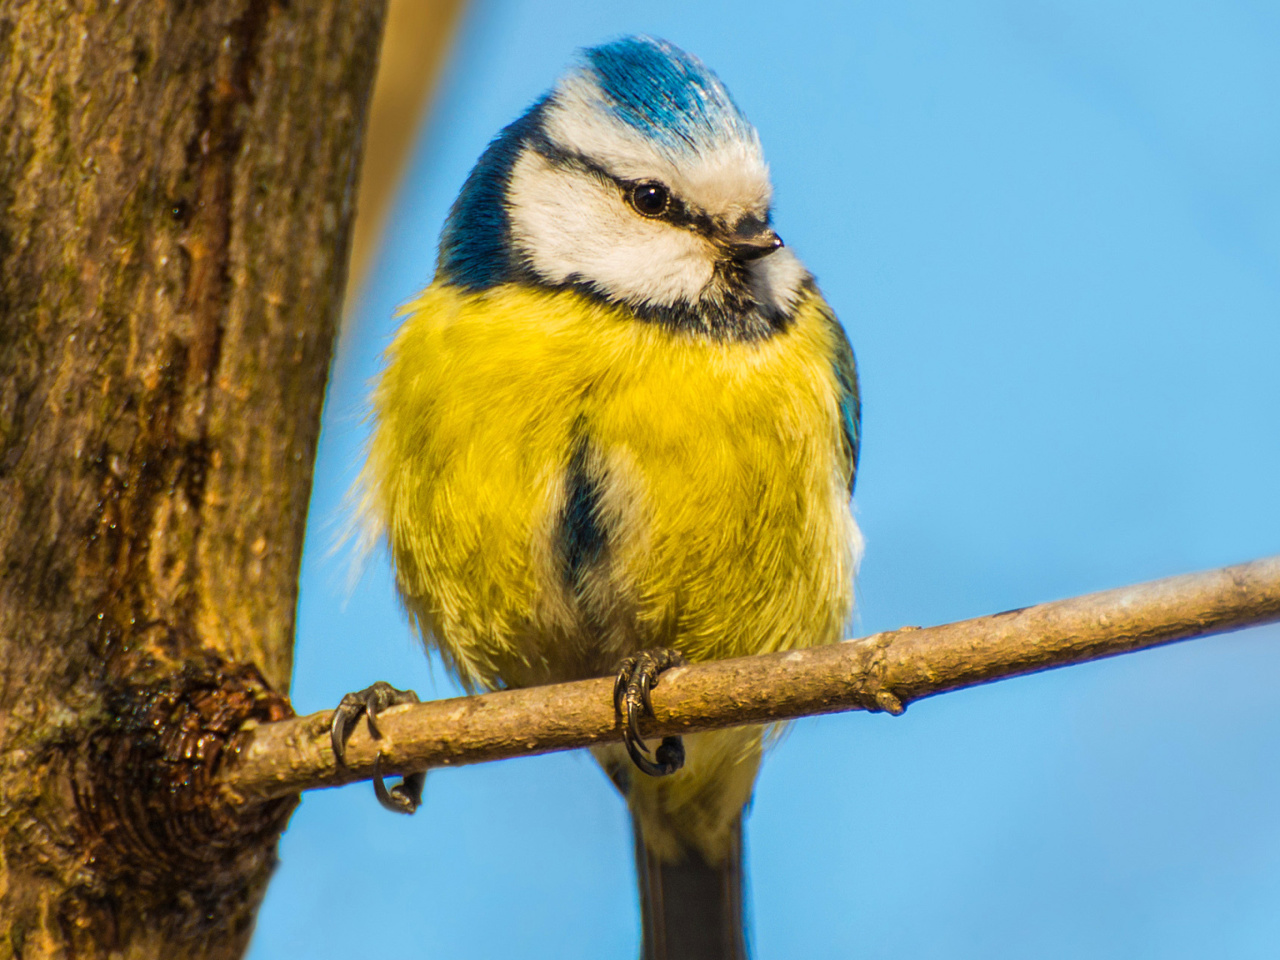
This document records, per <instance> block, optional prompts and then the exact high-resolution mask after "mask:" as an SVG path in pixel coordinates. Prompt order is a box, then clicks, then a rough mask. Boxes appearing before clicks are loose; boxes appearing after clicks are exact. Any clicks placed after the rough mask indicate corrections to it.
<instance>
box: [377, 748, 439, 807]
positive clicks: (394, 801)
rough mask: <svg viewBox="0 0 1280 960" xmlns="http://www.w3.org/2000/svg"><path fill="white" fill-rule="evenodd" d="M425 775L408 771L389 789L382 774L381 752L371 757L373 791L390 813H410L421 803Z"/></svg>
mask: <svg viewBox="0 0 1280 960" xmlns="http://www.w3.org/2000/svg"><path fill="white" fill-rule="evenodd" d="M426 779H427V775H426V774H425V773H422V772H418V773H409V774H405V776H404V777H403V778H402V779H401V780H400V782H399V783H397V784H396V785H395V786H394V787H392V788H391V789H390V790H388V789H387V782H386V780H384V779H383V776H382V752H381V751H379V752H378V755H377V756H376V757H374V758H373V793H374V796H376V797H377V798H378V802H379V803H380V804H382V805H383V806H384V807H386V808H387V809H388V810H390V811H391V812H392V813H404V814H412V813H413V812H414V811H416V810H417V809H418V807H419V806H420V805H421V804H422V787H423V784H424V783H426Z"/></svg>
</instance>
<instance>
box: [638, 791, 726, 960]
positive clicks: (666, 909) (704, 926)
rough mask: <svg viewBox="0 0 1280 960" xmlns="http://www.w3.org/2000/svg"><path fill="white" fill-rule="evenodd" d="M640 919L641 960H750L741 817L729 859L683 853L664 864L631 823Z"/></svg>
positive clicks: (667, 859)
mask: <svg viewBox="0 0 1280 960" xmlns="http://www.w3.org/2000/svg"><path fill="white" fill-rule="evenodd" d="M632 825H633V828H634V830H635V842H636V874H637V877H638V879H639V882H640V918H641V923H642V925H643V931H644V940H643V942H642V945H641V960H747V940H746V932H745V931H746V923H745V920H746V918H745V917H744V916H743V897H742V891H743V869H742V815H741V814H739V815H738V816H737V817H735V818H734V821H733V824H732V826H731V828H730V838H729V843H728V845H727V849H726V850H725V852H724V854H725V855H724V857H723V859H721V860H720V861H719V862H715V863H709V862H707V859H706V858H705V854H703V853H702V852H700V851H698V850H695V849H683V850H681V851H680V852H679V853H680V855H679V856H677V857H676V858H674V859H672V858H669V857H666V858H660V857H659V856H658V855H657V854H655V853H654V851H653V849H652V848H651V847H650V846H649V845H647V844H646V843H645V838H644V835H643V827H642V825H641V821H640V819H639V818H638V817H635V816H633V817H632Z"/></svg>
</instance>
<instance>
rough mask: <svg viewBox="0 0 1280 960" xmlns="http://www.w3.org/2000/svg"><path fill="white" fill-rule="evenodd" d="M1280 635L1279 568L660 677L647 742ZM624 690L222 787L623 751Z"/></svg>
mask: <svg viewBox="0 0 1280 960" xmlns="http://www.w3.org/2000/svg"><path fill="white" fill-rule="evenodd" d="M1276 620H1280V556H1275V557H1270V558H1267V559H1263V560H1256V561H1254V562H1252V563H1245V564H1241V565H1239V566H1235V567H1224V568H1222V569H1219V570H1211V571H1208V572H1205V573H1196V574H1189V575H1187V576H1181V577H1170V578H1169V579H1166V580H1156V581H1153V582H1150V583H1144V584H1139V585H1137V586H1132V587H1122V588H1120V589H1118V590H1108V591H1105V592H1103V593H1092V594H1087V595H1085V596H1082V597H1074V598H1072V599H1069V600H1058V601H1055V602H1053V603H1042V604H1039V605H1038V606H1034V607H1025V608H1023V609H1021V610H1010V611H1007V612H1005V613H997V614H994V615H992V616H987V617H978V618H976V619H973V620H963V621H960V622H958V623H949V624H946V625H944V626H940V627H928V628H925V629H921V628H917V627H906V628H903V629H901V630H894V631H891V632H889V633H877V634H874V635H873V636H870V637H864V638H862V639H859V640H849V641H846V642H844V643H838V644H833V645H831V646H825V647H814V648H811V649H808V650H797V651H792V652H789V653H772V654H764V655H761V656H756V657H743V658H741V659H737V660H718V661H713V662H710V663H700V664H695V665H693V666H689V667H681V668H679V669H675V670H672V671H670V672H668V673H664V674H663V675H662V679H661V684H660V685H659V686H658V687H657V688H656V690H655V692H654V697H653V701H654V711H655V714H656V717H655V719H654V720H653V721H651V722H650V723H649V724H648V725H647V727H646V729H645V733H646V735H653V736H657V735H665V734H673V733H692V732H694V731H698V730H711V729H714V728H717V727H731V726H739V725H742V724H746V723H766V722H770V721H776V720H787V719H792V718H795V717H802V716H810V715H814V714H822V713H836V712H839V711H844V710H873V711H875V710H879V711H887V712H889V713H893V714H898V713H901V712H902V711H903V710H904V709H905V708H906V705H907V704H909V703H911V702H913V701H915V700H919V699H921V698H923V697H929V696H933V695H934V694H938V693H946V692H947V691H950V690H959V689H961V688H964V687H972V686H976V685H977V684H981V683H990V682H991V681H993V680H1002V679H1004V678H1006V677H1015V676H1020V675H1022V674H1026V673H1034V672H1036V671H1039V670H1047V669H1049V668H1051V667H1062V666H1067V665H1069V664H1073V663H1083V662H1085V661H1088V660H1097V659H1100V658H1102V657H1109V656H1114V655H1116V654H1120V653H1128V652H1130V651H1133V650H1140V649H1143V648H1146V647H1154V646H1159V645H1160V644H1165V643H1171V642H1173V641H1175V640H1185V639H1188V638H1190V637H1201V636H1205V635H1207V634H1212V633H1221V632H1223V631H1226V630H1234V629H1238V628H1240V627H1247V626H1255V625H1258V624H1263V623H1270V622H1273V621H1276ZM612 688H613V681H612V680H611V679H599V680H583V681H579V682H576V683H562V684H556V685H554V686H547V687H536V688H531V689H527V690H507V691H502V692H499V693H490V694H485V695H484V696H477V697H458V698H454V699H451V700H436V701H433V702H430V703H423V704H417V705H413V706H404V707H394V708H392V709H391V710H388V711H387V712H386V713H384V714H382V715H381V716H380V717H379V720H378V724H379V727H380V729H381V731H382V738H381V739H380V740H376V741H375V740H372V739H371V738H370V736H369V733H368V731H367V729H366V728H365V725H364V724H361V725H360V726H359V729H358V730H357V731H356V733H355V735H354V736H353V737H352V739H351V741H350V744H349V747H348V751H349V752H348V762H349V763H350V767H349V768H347V769H340V768H339V767H338V765H337V764H336V762H335V761H334V758H333V753H332V751H331V750H330V748H329V741H328V732H327V731H328V723H329V717H330V712H329V711H323V712H321V713H314V714H311V715H310V716H307V717H299V718H297V719H294V720H285V721H282V722H280V723H271V724H264V725H262V726H259V727H257V728H256V729H253V730H251V731H247V732H246V734H245V739H244V742H243V744H242V745H241V748H240V750H239V754H238V757H237V759H236V760H235V761H234V763H233V764H232V765H230V766H229V767H228V769H226V770H225V771H224V772H223V777H222V782H223V784H224V785H225V786H226V787H227V788H228V789H229V790H230V791H231V792H232V794H234V795H236V796H238V797H240V798H242V799H244V800H248V801H253V800H265V799H269V798H273V797H280V796H285V795H287V794H290V793H295V792H297V791H299V790H308V789H312V788H315V787H329V786H336V785H338V784H342V783H349V782H351V781H354V780H363V779H368V778H369V777H370V776H371V775H372V772H373V762H374V758H375V756H376V755H377V753H378V751H382V753H383V756H384V766H385V767H386V769H387V770H389V771H390V770H396V771H406V770H421V769H426V768H429V767H440V766H455V765H460V764H466V763H481V762H483V761H487V760H500V759H504V758H507V757H518V756H526V755H529V754H536V753H549V752H551V751H555V750H572V749H575V748H578V747H587V746H591V745H593V744H598V743H608V742H611V741H615V740H619V739H621V733H620V730H619V728H618V726H617V724H616V721H615V719H614V712H613V696H612Z"/></svg>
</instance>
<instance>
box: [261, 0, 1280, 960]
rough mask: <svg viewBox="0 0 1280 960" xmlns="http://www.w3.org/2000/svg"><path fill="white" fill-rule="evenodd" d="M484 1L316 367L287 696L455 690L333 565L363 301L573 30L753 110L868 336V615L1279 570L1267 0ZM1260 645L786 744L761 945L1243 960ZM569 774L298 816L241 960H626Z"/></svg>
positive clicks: (753, 836) (1279, 300)
mask: <svg viewBox="0 0 1280 960" xmlns="http://www.w3.org/2000/svg"><path fill="white" fill-rule="evenodd" d="M636 6H637V5H634V4H616V3H611V4H605V3H600V2H597V0H578V2H567V0H553V2H548V0H543V2H540V3H532V2H527V0H479V2H476V3H474V4H473V5H472V8H471V10H470V11H469V14H468V16H467V19H466V21H465V23H464V25H463V28H462V32H461V35H460V37H459V40H458V43H457V46H456V49H455V54H454V59H453V62H452V64H451V66H450V67H449V69H448V71H447V73H446V75H445V78H444V82H443V86H442V89H441V92H440V95H439V98H438V102H437V104H436V108H435V110H434V111H433V113H432V116H431V118H430V120H429V122H428V124H427V126H426V128H425V129H424V130H423V131H422V134H421V137H420V140H419V144H418V149H417V153H416V157H415V160H414V162H413V169H412V171H411V173H410V176H409V178H408V181H407V182H406V184H405V185H404V187H403V189H402V192H401V196H400V199H399V201H398V203H397V206H396V209H395V211H394V213H393V215H392V218H391V222H390V224H389V227H388V230H387V234H386V237H385V240H384V246H383V249H382V252H381V255H380V258H379V260H378V263H377V265H376V267H375V269H374V271H373V273H372V275H371V277H370V279H369V283H368V284H367V287H366V289H365V291H364V295H363V297H362V299H361V301H360V304H359V308H358V310H357V311H356V312H355V315H354V316H353V318H352V322H351V324H350V326H349V329H348V331H347V332H346V335H345V336H344V338H343V341H342V344H341V350H340V352H339V355H338V357H337V359H336V361H335V365H334V375H333V379H332V382H331V387H330V394H329V398H328V403H327V406H326V412H325V421H324V432H323V434H322V437H321V446H320V453H319V459H318V463H317V471H316V485H315V493H314V498H313V502H312V508H311V521H310V528H309V532H308V541H307V550H306V554H305V557H304V562H303V580H302V598H301V604H300V609H299V620H298V647H297V656H296V669H295V680H294V689H293V697H294V702H295V705H296V706H297V708H298V710H299V711H300V712H310V711H313V710H319V709H323V708H326V707H330V706H332V705H334V704H335V703H336V702H337V701H338V699H339V698H340V697H341V695H342V694H343V693H344V692H346V691H347V690H350V689H354V688H357V687H362V686H365V685H366V684H368V683H370V682H372V681H373V680H376V679H385V680H390V681H392V682H394V683H396V684H397V685H401V686H411V687H415V688H416V689H417V690H418V692H419V693H420V694H422V695H423V696H424V697H437V696H446V695H450V694H452V693H453V692H454V689H455V688H454V687H453V686H452V685H451V683H450V682H449V680H448V678H447V676H446V675H445V674H444V672H443V670H441V669H440V668H439V667H438V665H437V666H436V667H434V668H433V667H432V666H431V665H430V664H428V662H427V661H426V659H425V658H424V657H423V656H422V655H421V653H420V651H419V648H418V646H417V643H416V641H415V640H414V639H413V638H412V637H411V636H410V634H409V631H408V629H407V626H406V624H405V622H404V619H403V617H402V615H401V613H400V611H399V609H398V607H397V605H396V601H395V598H394V592H393V589H392V586H391V581H390V576H389V572H388V570H387V567H386V564H385V561H383V560H381V559H380V560H378V561H377V562H375V563H374V564H373V565H372V566H371V567H370V569H369V570H368V572H367V573H366V575H365V576H364V578H363V579H362V580H361V581H360V582H359V584H358V585H357V586H356V587H355V588H354V590H352V591H350V592H349V593H348V591H347V589H346V585H345V584H346V570H347V562H346V559H345V558H344V557H343V556H341V555H339V556H336V557H335V556H332V555H331V554H330V552H329V546H330V544H331V543H332V540H333V538H334V534H335V531H336V530H337V529H338V527H339V526H340V524H341V522H342V518H343V506H342V495H343V492H344V491H345V489H346V487H347V486H348V484H349V483H350V481H351V479H352V477H353V476H354V474H355V471H356V470H357V468H358V465H359V458H360V445H361V442H362V439H363V436H364V427H363V425H362V422H361V412H362V405H363V397H364V394H365V391H366V389H367V383H368V381H369V378H370V377H372V376H373V374H374V373H375V371H376V370H377V363H378V359H377V358H378V354H379V352H380V351H381V350H382V349H383V347H384V346H385V344H386V343H387V340H388V338H389V336H390V335H391V333H392V332H393V330H394V327H395V321H394V320H393V318H392V314H393V312H394V309H395V307H396V306H397V305H398V304H399V303H401V302H403V301H404V300H406V299H408V298H409V297H410V296H411V295H413V294H414V293H415V292H416V290H417V289H419V288H420V287H421V286H423V285H424V284H425V283H426V282H428V280H429V278H430V276H431V274H432V270H433V264H434V256H435V241H436V237H437V234H438V232H439V229H440V226H441V223H442V221H443V218H444V216H445V213H446V211H447V208H448V205H449V203H450V201H451V200H452V198H453V196H454V194H455V193H456V192H457V189H458V187H459V186H460V185H461V183H462V180H463V178H464V177H465V175H466V173H467V171H468V169H469V168H470V166H471V164H472V163H473V162H474V160H475V158H476V157H477V156H478V154H479V152H480V151H481V150H482V149H483V147H484V145H485V143H486V142H487V141H488V139H489V138H490V137H491V136H492V135H493V134H494V133H495V132H496V131H497V130H498V129H499V128H500V127H501V126H502V125H503V124H505V123H506V122H508V121H509V120H511V119H512V118H514V117H515V116H516V115H517V114H518V113H519V112H520V111H521V110H522V109H523V108H524V107H525V106H526V105H527V104H528V103H529V102H530V101H531V100H533V99H534V98H535V97H536V96H537V95H538V94H539V93H541V92H542V91H543V90H544V89H545V88H546V87H547V86H549V85H550V83H551V82H552V81H553V79H554V78H555V76H556V75H557V73H558V72H559V71H560V70H561V69H562V68H563V66H564V65H565V64H566V63H567V62H568V61H569V60H570V59H571V58H572V56H573V51H574V50H575V49H576V48H578V47H581V46H584V45H590V44H593V43H597V42H600V41H601V40H603V39H607V38H610V37H614V36H617V35H620V34H624V33H632V32H646V33H652V34H655V35H658V36H662V37H665V38H667V39H669V40H672V41H673V42H675V43H677V44H679V45H681V46H683V47H685V48H686V49H688V50H690V51H691V52H693V53H696V54H697V55H698V56H699V57H701V58H702V59H703V60H704V61H706V62H707V63H708V64H709V65H710V66H711V67H712V68H713V69H715V70H716V71H717V72H718V73H719V74H720V76H721V77H722V78H723V79H724V80H725V82H726V83H727V84H728V85H729V87H730V89H731V90H732V91H733V93H734V96H735V98H736V99H737V101H738V103H739V104H740V105H741V106H742V108H743V109H744V111H745V112H746V113H747V115H748V116H749V117H750V118H751V119H752V120H753V121H754V122H755V124H756V125H757V127H758V128H759V130H760V134H761V137H762V140H763V142H764V146H765V150H766V153H767V155H768V157H769V159H770V162H771V165H772V170H773V174H774V180H775V185H776V202H777V209H776V222H777V224H778V228H779V232H780V233H781V234H782V235H783V236H784V237H785V238H786V240H787V243H788V244H789V245H790V246H791V247H792V248H793V249H794V250H796V251H797V253H798V254H799V255H800V256H801V257H802V258H803V259H804V260H805V261H806V263H807V264H808V265H809V266H810V268H811V269H812V270H813V272H814V273H815V274H816V276H817V277H818V280H819V282H820V284H821V286H822V288H823V290H824V292H825V294H826V296H827V298H828V299H829V300H830V302H831V303H832V304H833V306H834V307H835V309H836V311H837V312H838V314H839V315H840V317H841V318H842V320H843V322H844V323H845V325H846V327H847V329H848V331H849V334H850V338H851V340H852V342H853V344H854V348H855V350H856V351H857V354H858V360H859V365H860V369H861V373H862V384H863V395H864V404H865V406H864V447H863V458H862V469H861V472H860V475H859V478H858V490H857V497H856V501H857V508H858V512H859V519H860V522H861V524H862V527H863V529H864V531H865V533H866V536H867V543H868V546H867V555H866V560H865V562H864V565H863V570H862V575H861V576H860V578H859V588H858V590H859V603H860V614H859V622H858V624H857V626H856V632H858V633H870V632H874V631H877V630H882V629H890V628H893V627H897V626H901V625H904V624H931V623H939V622H945V621H949V620H955V619H959V618H962V617H968V616H974V615H979V614H983V613H990V612H994V611H997V610H1002V609H1006V608H1009V607H1015V606H1021V605H1025V604H1029V603H1035V602H1039V601H1044V600H1050V599H1054V598H1058V597H1063V596H1070V595H1073V594H1077V593H1082V592H1086V591H1090V590H1097V589H1103V588H1106V587H1111V586H1118V585H1121V584H1125V583H1131V582H1135V581H1140V580H1145V579H1150V578H1154V577H1160V576H1165V575H1169V574H1174V573H1179V572H1185V571H1190V570H1197V569H1203V568H1207V567H1213V566H1219V565H1223V564H1228V563H1233V562H1238V561H1242V560H1247V559H1252V558H1255V557H1260V556H1264V555H1268V554H1273V553H1276V552H1278V551H1280V497H1278V496H1277V487H1278V486H1280V482H1278V478H1280V383H1278V378H1277V373H1276V368H1277V364H1278V361H1280V57H1277V56H1276V50H1277V49H1280V7H1276V6H1275V5H1274V4H1269V3H1266V2H1264V0H1254V2H1245V0H1235V2H1215V3H1210V2H1207V0H1206V2H1200V3H1179V2H1170V0H1164V2H1130V3H1125V4H1114V3H1103V2H1087V0H1075V2H1070V3H1068V2H1066V0H1057V2H1046V0H1003V2H997V0H987V2H967V3H941V2H939V3H923V2H916V0H892V2H890V0H882V2H853V3H839V4H837V3H829V4H817V3H807V2H800V0H794V2H791V3H787V4H777V3H762V2H744V0H736V2H721V3H703V4H698V5H693V4H687V3H676V2H658V3H649V4H646V5H645V6H644V12H643V13H637V12H636ZM1277 641H1280V628H1276V627H1270V628H1262V629H1255V630H1250V631H1243V632H1241V633H1238V634H1234V635H1231V636H1227V637H1222V638H1215V639H1209V640H1201V641H1193V642H1190V643H1185V644H1180V645H1177V646H1173V647H1169V648H1165V649H1162V650H1158V651H1153V652H1146V653H1141V654H1137V655H1133V656H1129V657H1123V658H1119V659H1115V660H1110V661H1105V662H1100V663H1094V664H1089V665H1086V666H1082V667H1075V668H1071V669H1068V670H1061V671H1056V672H1052V673H1048V674H1042V675H1039V676H1036V677H1030V678H1024V679H1020V680H1014V681H1009V682H1006V683H1001V684H995V685H991V686H988V687H985V688H982V689H978V690H972V691H966V692H962V693H957V694H950V695H947V696H945V697H939V698H937V699H934V700H930V701H924V702H921V703H918V704H916V705H914V706H912V707H911V708H910V710H908V712H907V714H906V715H905V716H904V717H901V718H897V719H894V718H889V717H885V716H866V715H858V714H850V715H844V716H839V717H827V718H822V719H813V720H805V721H802V722H799V723H797V724H795V725H794V726H793V728H792V729H791V731H790V733H789V735H788V736H787V737H786V739H785V740H784V741H783V742H782V743H781V744H780V745H779V746H778V747H777V748H776V749H775V750H774V751H773V753H772V755H771V756H770V757H769V758H768V759H767V761H766V764H765V767H764V771H763V773H762V776H761V778H760V781H759V785H758V789H757V793H756V799H755V802H754V807H753V810H752V814H751V817H750V820H749V822H748V845H749V851H748V857H749V869H750V873H751V881H750V885H751V897H752V914H753V920H754V941H755V945H756V954H757V957H758V958H759V960H783V958H806V960H808V958H816V957H848V956H858V957H867V958H880V957H885V958H888V957H894V958H898V957H911V958H931V957H938V958H970V957H972V958H978V957H981V958H983V960H991V958H1025V957H1037V958H1058V957H1062V958H1068V957H1072V958H1074V957H1090V958H1111V957H1116V958H1120V957H1124V958H1144V957H1151V958H1161V960H1165V958H1180V957H1188V958H1190V957H1196V958H1203V957H1227V958H1253V957H1258V958H1262V957H1268V958H1270V957H1273V956H1274V955H1275V950H1276V947H1275V945H1276V944H1277V943H1280V816H1278V815H1277V811H1280V763H1278V762H1277V759H1276V758H1277V757H1278V756H1280V697H1277V696H1276V688H1277V684H1276V680H1275V678H1276V677H1277V676H1278V675H1280V644H1278V643H1277ZM633 883H634V877H633V872H632V865H631V852H630V840H629V837H628V835H627V820H626V816H625V813H624V810H623V807H622V804H621V802H620V801H619V800H618V798H617V797H616V796H615V795H614V793H613V791H612V788H611V787H610V786H609V785H608V783H607V782H606V781H605V779H604V777H603V776H602V775H601V774H600V773H599V771H598V770H597V769H596V768H595V766H594V765H593V764H592V763H591V761H590V760H589V758H587V757H586V756H584V755H580V754H565V755H558V756H550V757H541V758H531V759H524V760H517V761H510V762H505V763H500V764H489V765H485V766H478V767H472V768H467V769H460V770H448V771H440V772H436V773H433V774H432V775H431V776H430V777H429V778H428V781H427V790H426V803H425V805H424V807H423V808H422V810H421V811H420V812H419V814H418V815H417V816H415V817H413V818H404V817H395V816H393V815H391V814H388V813H384V812H383V811H382V810H381V809H380V808H379V807H378V806H377V804H376V802H375V801H374V798H373V796H372V791H371V790H370V789H369V788H368V787H367V786H359V787H349V788H345V789H342V790H333V791H321V792H316V793H311V794H308V795H307V796H306V798H305V799H304V801H303V803H302V806H301V807H300V808H299V810H298V812H297V814H296V815H295V816H294V819H293V822H292V824H291V825H290V828H289V830H288V832H287V833H286V835H285V837H284V840H283V843H282V845H281V866H280V869H279V871H278V873H277V875H276V877H275V880H274V881H273V884H272V886H271V889H270V891H269V893H268V895H267V900H266V903H265V905H264V907H263V909H262V912H261V915H260V919H259V925H258V931H257V934H256V938H255V941H254V945H253V948H252V951H251V957H252V958H253V960H269V958H285V957H288V958H293V957H308V958H329V957H334V958H336V957H343V958H349V957H352V956H368V955H372V954H375V953H376V954H386V955H392V954H397V953H399V954H401V955H408V956H415V957H418V956H422V957H440V958H486V957H497V956H520V957H530V958H539V957H547V958H562V960H563V958H578V957H581V958H601V957H619V958H629V957H633V956H634V955H635V953H636V944H637V942H638V937H639V926H638V917H637V913H636V907H635V903H634V893H633V887H632V885H633Z"/></svg>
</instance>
